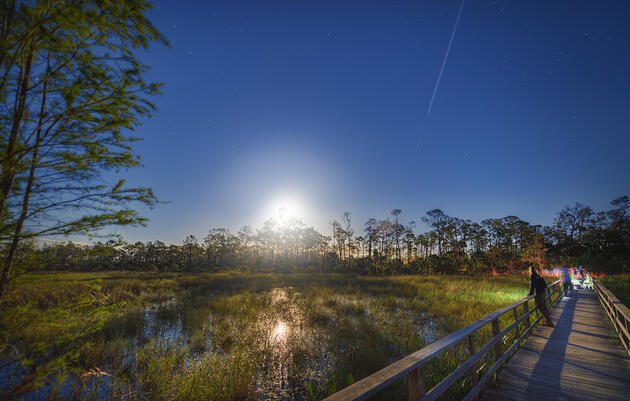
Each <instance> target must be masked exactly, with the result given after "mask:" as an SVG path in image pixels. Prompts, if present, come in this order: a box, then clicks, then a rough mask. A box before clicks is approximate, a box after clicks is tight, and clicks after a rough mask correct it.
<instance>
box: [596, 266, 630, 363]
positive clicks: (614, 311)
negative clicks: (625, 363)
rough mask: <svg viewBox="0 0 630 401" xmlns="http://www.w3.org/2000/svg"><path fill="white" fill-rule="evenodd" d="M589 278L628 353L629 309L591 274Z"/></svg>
mask: <svg viewBox="0 0 630 401" xmlns="http://www.w3.org/2000/svg"><path fill="white" fill-rule="evenodd" d="M589 276H590V274H589ZM591 279H592V280H593V288H594V289H595V292H596V293H597V297H598V298H599V302H601V304H602V306H603V307H604V310H605V311H606V314H607V315H608V318H609V319H610V321H611V322H612V324H613V326H614V327H615V331H617V335H618V336H619V339H620V340H621V343H622V344H623V346H624V348H625V349H626V352H627V353H628V355H630V328H629V327H630V326H629V325H630V309H628V307H627V306H626V305H624V304H623V303H622V302H621V301H620V300H619V299H618V298H617V297H616V296H615V294H613V293H612V292H611V291H610V290H609V289H608V288H606V287H604V285H603V284H602V283H600V282H599V281H597V280H596V279H595V278H594V277H593V276H591Z"/></svg>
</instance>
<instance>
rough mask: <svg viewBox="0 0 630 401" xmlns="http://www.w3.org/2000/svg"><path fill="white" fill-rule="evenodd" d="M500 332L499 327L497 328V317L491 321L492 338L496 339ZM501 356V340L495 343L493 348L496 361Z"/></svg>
mask: <svg viewBox="0 0 630 401" xmlns="http://www.w3.org/2000/svg"><path fill="white" fill-rule="evenodd" d="M500 332H501V327H500V326H499V318H498V317H497V318H496V319H494V320H493V321H492V336H493V337H496V336H497V335H498V334H499V333H500ZM502 355H503V339H501V340H500V341H498V342H497V344H496V345H495V346H494V358H495V360H498V359H499V358H501V356H502Z"/></svg>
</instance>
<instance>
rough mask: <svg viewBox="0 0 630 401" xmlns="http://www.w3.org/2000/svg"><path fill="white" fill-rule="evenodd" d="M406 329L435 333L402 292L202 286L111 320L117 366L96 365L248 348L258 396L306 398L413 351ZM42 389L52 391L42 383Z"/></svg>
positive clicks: (123, 365)
mask: <svg viewBox="0 0 630 401" xmlns="http://www.w3.org/2000/svg"><path fill="white" fill-rule="evenodd" d="M388 327H389V328H388ZM401 327H403V328H404V329H401ZM405 330H406V331H405ZM408 332H415V336H418V334H417V333H418V332H420V333H421V334H420V337H422V339H423V340H429V341H427V342H430V341H432V340H433V335H434V325H433V322H432V321H431V320H427V319H426V317H425V316H423V315H422V314H419V313H417V312H414V311H413V310H410V309H407V308H406V307H405V304H404V300H402V299H397V300H396V302H393V303H392V305H391V306H388V305H385V304H383V303H382V302H378V300H377V299H376V298H373V297H370V296H364V295H357V294H338V293H332V292H330V291H328V292H326V291H323V292H315V293H308V292H305V293H301V292H298V291H295V289H294V288H291V287H285V288H275V289H272V290H270V291H266V292H259V293H249V292H246V291H244V292H243V293H238V294H236V295H218V294H216V293H212V294H195V295H194V296H182V297H180V298H177V299H171V300H169V301H167V302H164V303H161V304H159V305H154V306H151V307H148V308H145V309H144V310H142V311H138V312H136V313H132V314H130V315H128V316H126V317H124V318H122V319H119V320H117V321H112V322H109V323H108V324H107V325H106V327H105V328H104V330H103V332H102V333H101V334H100V335H102V336H103V337H104V338H105V339H106V341H107V343H108V347H110V348H111V347H112V345H111V344H114V342H113V340H112V339H117V340H116V341H119V342H120V345H118V347H119V348H120V351H119V354H120V356H118V357H115V358H109V359H107V358H103V359H104V362H103V363H107V361H109V362H110V363H111V361H112V360H114V361H116V363H117V365H116V366H107V365H100V364H99V365H97V366H98V367H99V369H102V370H103V371H105V372H115V371H134V370H135V369H136V367H135V366H136V364H137V360H136V359H137V358H139V356H138V352H139V350H140V349H142V348H143V347H144V348H145V351H144V354H143V357H144V358H145V360H144V362H145V363H153V361H152V360H151V359H149V360H148V361H147V360H146V358H153V359H155V361H157V360H159V358H160V355H163V354H166V353H167V352H168V351H167V350H168V348H169V347H173V348H178V347H179V349H181V350H182V351H181V352H182V355H185V356H184V358H183V359H182V360H181V362H179V365H178V366H179V368H181V369H182V372H183V371H185V369H186V367H187V366H190V365H191V364H192V363H194V361H199V360H205V358H206V357H207V356H212V355H224V356H229V355H231V354H232V353H234V354H237V353H241V354H242V355H246V356H245V357H246V358H247V359H249V360H251V361H255V365H256V366H257V369H256V371H255V373H254V377H251V378H250V380H252V379H253V380H254V383H255V389H256V390H255V393H256V394H255V397H256V398H258V399H261V400H306V399H309V398H311V397H315V398H320V396H319V395H323V394H326V393H327V392H328V391H329V389H330V388H331V386H333V384H332V383H336V384H334V385H335V386H345V385H346V384H347V382H348V374H349V372H352V371H355V370H356V369H357V366H358V367H359V368H361V367H362V366H363V365H370V366H365V367H363V370H365V371H368V370H369V373H372V372H373V371H375V370H377V369H378V368H380V367H382V366H380V367H374V366H372V365H374V363H375V362H373V361H374V360H375V359H378V358H376V354H378V357H380V360H381V361H382V362H383V363H385V364H387V363H389V362H391V361H394V360H396V359H399V358H400V357H402V356H404V355H405V354H406V353H408V352H411V351H414V350H410V349H407V348H406V345H404V341H403V340H402V339H403V338H406V337H407V334H406V333H408ZM425 343H426V342H425ZM147 347H149V348H147ZM106 349H107V348H106ZM146 349H149V350H154V351H148V352H147V351H146ZM243 353H244V354H243ZM110 354H111V352H110ZM112 355H113V354H112ZM152 355H154V356H152ZM208 360H209V359H208ZM98 363H101V362H98ZM91 367H92V366H90V367H87V368H86V370H88V369H89V368H91ZM114 367H116V369H114ZM0 373H1V372H0ZM226 373H227V374H232V373H233V372H231V371H230V372H226ZM175 374H179V373H177V372H176V373H175ZM182 374H183V373H182ZM361 374H367V373H366V372H362V373H361ZM0 376H3V375H2V374H0ZM0 378H1V377H0ZM248 378H249V376H248ZM358 378H359V377H355V379H358ZM87 379H88V377H83V380H87ZM108 379H112V380H115V379H114V378H113V377H108ZM95 380H96V379H95ZM101 383H104V382H103V381H101ZM107 383H111V380H107ZM101 386H103V387H101V388H100V389H99V396H98V399H107V398H109V396H108V389H107V388H104V387H106V386H111V384H107V385H104V384H101ZM68 395H69V394H68ZM26 398H27V399H28V397H26ZM35 398H48V397H46V395H45V394H43V392H40V393H39V394H37V396H36V397H35Z"/></svg>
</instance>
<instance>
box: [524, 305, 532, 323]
mask: <svg viewBox="0 0 630 401" xmlns="http://www.w3.org/2000/svg"><path fill="white" fill-rule="evenodd" d="M527 313H529V301H527V302H525V303H524V304H523V314H527ZM531 318H532V316H531V315H530V316H527V319H525V327H526V329H529V326H531V325H532V321H531V320H532V319H531Z"/></svg>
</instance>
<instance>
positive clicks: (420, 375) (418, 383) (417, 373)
mask: <svg viewBox="0 0 630 401" xmlns="http://www.w3.org/2000/svg"><path fill="white" fill-rule="evenodd" d="M407 383H408V385H409V401H418V400H419V399H420V397H422V396H424V395H425V394H426V391H425V385H426V382H425V379H424V365H421V366H419V367H417V368H415V369H414V370H412V371H411V372H409V375H408V376H407Z"/></svg>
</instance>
